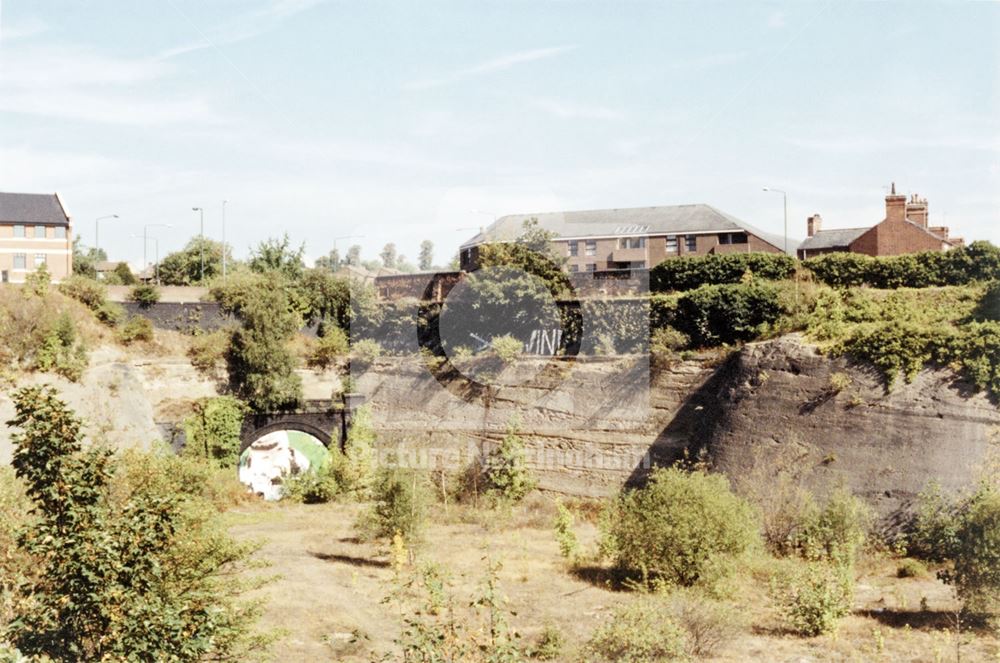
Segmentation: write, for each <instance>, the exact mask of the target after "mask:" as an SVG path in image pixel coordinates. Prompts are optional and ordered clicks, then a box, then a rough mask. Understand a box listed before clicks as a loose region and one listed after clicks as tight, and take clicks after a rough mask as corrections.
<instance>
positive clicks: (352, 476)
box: [328, 405, 376, 498]
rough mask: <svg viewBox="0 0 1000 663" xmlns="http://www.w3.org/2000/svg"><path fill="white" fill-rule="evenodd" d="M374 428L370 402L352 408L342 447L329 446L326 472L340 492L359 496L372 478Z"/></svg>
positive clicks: (369, 486) (373, 476) (361, 496)
mask: <svg viewBox="0 0 1000 663" xmlns="http://www.w3.org/2000/svg"><path fill="white" fill-rule="evenodd" d="M375 440H376V437H375V429H374V428H373V427H372V423H371V406H369V405H363V406H361V407H359V408H358V409H357V410H355V411H354V414H353V415H352V417H351V427H350V429H348V431H347V439H346V440H345V441H344V449H343V451H341V450H340V448H339V447H337V446H336V445H332V446H331V447H330V461H329V469H328V472H329V474H330V475H331V476H332V477H333V479H334V480H335V481H336V483H337V486H338V488H339V489H340V490H342V491H344V492H350V493H354V494H355V495H356V496H357V497H359V498H364V497H367V496H368V493H369V491H370V489H371V487H372V482H373V481H374V480H375V469H376V468H375Z"/></svg>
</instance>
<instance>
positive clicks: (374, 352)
mask: <svg viewBox="0 0 1000 663" xmlns="http://www.w3.org/2000/svg"><path fill="white" fill-rule="evenodd" d="M381 356H382V346H381V345H379V342H378V341H376V340H374V339H370V338H363V339H361V340H360V341H356V342H354V343H353V344H352V345H351V357H353V358H354V360H355V361H357V362H358V363H359V364H361V365H362V366H370V365H371V364H372V363H373V362H374V361H375V360H376V359H378V358H379V357H381Z"/></svg>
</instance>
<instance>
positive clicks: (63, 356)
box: [34, 313, 87, 382]
mask: <svg viewBox="0 0 1000 663" xmlns="http://www.w3.org/2000/svg"><path fill="white" fill-rule="evenodd" d="M34 368H36V369H37V370H40V371H46V372H49V371H51V372H53V373H56V374H58V375H61V376H63V377H64V378H66V379H67V380H70V381H72V382H76V381H77V380H79V379H80V378H81V377H82V376H83V371H84V370H86V368H87V350H86V348H85V347H84V345H83V342H82V341H80V340H79V338H78V335H77V331H76V325H75V324H73V319H72V318H71V317H70V316H69V314H68V313H62V314H61V315H60V316H59V317H58V318H56V321H55V323H54V324H53V325H52V327H51V328H50V329H49V331H48V333H46V334H45V337H44V339H43V340H42V346H41V347H40V348H39V349H38V352H37V353H36V355H35V362H34Z"/></svg>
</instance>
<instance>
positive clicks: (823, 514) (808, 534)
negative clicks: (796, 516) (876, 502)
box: [793, 488, 873, 565]
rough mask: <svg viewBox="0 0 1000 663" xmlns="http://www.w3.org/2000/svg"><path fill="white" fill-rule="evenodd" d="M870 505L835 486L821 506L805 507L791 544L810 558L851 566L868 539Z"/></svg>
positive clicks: (871, 517) (871, 519)
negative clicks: (835, 488) (793, 543)
mask: <svg viewBox="0 0 1000 663" xmlns="http://www.w3.org/2000/svg"><path fill="white" fill-rule="evenodd" d="M872 523H873V514H872V510H871V508H870V507H869V506H868V505H867V504H866V503H865V502H864V501H863V500H862V499H860V498H858V497H855V496H854V495H852V494H851V493H850V492H849V491H848V490H847V489H845V488H839V489H837V490H835V491H834V492H833V494H831V495H830V497H829V498H828V499H827V500H826V503H825V504H824V505H823V507H822V508H816V507H815V505H813V506H812V507H809V508H807V509H806V511H805V513H804V515H803V521H802V522H801V523H800V525H799V528H798V531H797V532H796V533H795V535H794V539H793V540H794V542H795V547H796V548H797V549H798V550H799V551H800V552H801V553H802V554H803V556H805V557H806V558H807V559H811V560H825V561H832V562H837V563H842V564H846V565H851V564H853V563H854V561H855V560H856V559H857V556H858V554H859V553H860V552H861V549H862V547H863V546H864V544H865V540H866V539H867V538H868V532H869V530H870V529H871V526H872Z"/></svg>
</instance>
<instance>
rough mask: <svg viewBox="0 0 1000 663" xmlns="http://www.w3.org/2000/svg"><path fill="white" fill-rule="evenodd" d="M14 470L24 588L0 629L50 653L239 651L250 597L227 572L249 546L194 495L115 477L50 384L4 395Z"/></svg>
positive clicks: (147, 656) (237, 566) (107, 456)
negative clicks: (11, 411)
mask: <svg viewBox="0 0 1000 663" xmlns="http://www.w3.org/2000/svg"><path fill="white" fill-rule="evenodd" d="M14 403H15V409H16V415H15V418H14V419H13V420H12V421H11V422H9V425H10V426H12V427H14V428H18V429H20V430H19V431H18V432H16V433H15V434H14V436H13V441H14V447H15V450H14V459H13V466H14V470H15V472H16V474H17V476H18V478H19V479H20V480H22V481H23V482H24V483H25V486H26V488H27V494H28V496H29V497H30V499H31V501H32V502H33V506H34V516H35V517H34V518H33V519H32V521H31V522H30V523H29V524H27V526H26V527H24V528H23V529H22V530H21V533H20V537H19V544H18V545H19V548H20V550H21V551H23V552H24V553H25V554H27V555H29V556H30V557H31V559H32V560H33V562H34V564H33V567H32V573H31V575H30V577H28V578H27V579H26V581H25V583H24V590H25V592H26V594H27V595H29V596H31V600H30V601H24V602H22V603H20V604H19V605H18V606H17V609H16V614H15V615H14V619H13V620H12V621H11V622H10V624H9V625H8V626H7V627H6V628H5V629H4V632H3V633H2V635H0V639H7V640H8V641H9V642H10V643H11V644H12V645H13V646H15V647H17V648H18V649H20V650H21V651H22V652H23V653H24V654H25V655H27V656H33V657H34V656H37V657H46V656H47V657H50V658H52V659H55V660H59V661H110V660H127V659H132V660H149V661H154V660H173V661H190V662H194V661H200V660H206V659H210V658H211V659H222V660H243V659H246V658H247V657H248V656H251V655H254V653H255V652H259V651H260V649H261V646H262V644H263V640H265V639H262V638H261V637H260V636H254V635H251V633H250V631H251V629H252V628H253V623H254V621H255V619H256V618H257V616H258V615H259V609H258V608H256V607H255V606H254V605H253V604H245V603H242V602H240V601H239V600H238V599H239V596H240V594H241V592H243V591H245V588H246V583H245V582H240V581H239V580H237V578H239V577H240V574H241V573H242V572H243V570H244V569H246V568H247V562H248V560H249V557H250V555H251V554H252V552H253V551H254V548H253V546H250V545H247V544H239V543H236V542H235V541H233V540H232V539H230V538H229V536H228V534H226V532H225V529H224V527H223V526H222V525H221V523H220V522H219V521H218V519H217V514H215V513H214V512H213V511H212V510H211V509H209V508H207V505H206V503H205V502H204V501H202V500H200V499H199V498H197V497H195V496H191V495H187V494H183V493H177V492H173V491H171V492H161V491H160V490H159V488H160V487H161V486H162V485H163V482H162V481H147V482H142V483H135V482H129V481H126V482H122V483H124V484H125V485H122V483H117V482H116V478H115V475H116V469H117V468H116V463H115V460H114V459H113V457H112V455H111V452H110V451H108V450H105V449H101V448H99V447H93V448H91V449H89V450H87V451H84V450H83V446H82V432H81V431H82V423H81V422H80V421H79V420H78V419H77V418H76V417H75V415H74V414H73V413H72V412H71V411H70V410H69V409H68V408H66V406H65V404H64V403H63V402H62V401H60V400H59V399H58V398H57V397H56V396H55V392H54V391H53V390H51V389H49V388H39V387H32V388H27V389H22V390H20V391H18V392H17V393H16V394H15V395H14Z"/></svg>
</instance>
